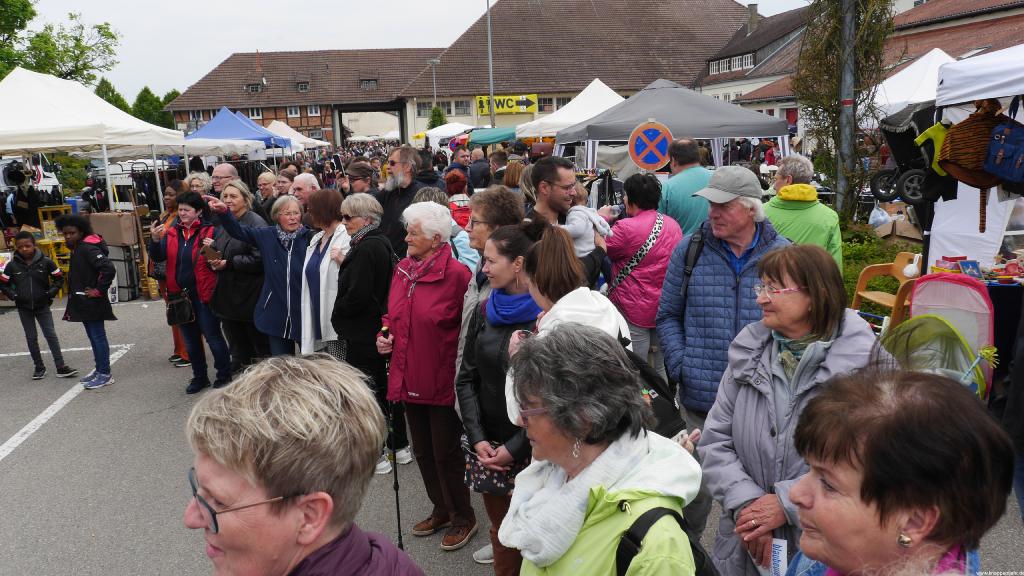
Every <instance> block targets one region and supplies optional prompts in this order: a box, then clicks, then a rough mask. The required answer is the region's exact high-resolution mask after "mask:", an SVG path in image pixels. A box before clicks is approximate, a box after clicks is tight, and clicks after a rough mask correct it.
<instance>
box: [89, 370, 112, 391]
mask: <svg viewBox="0 0 1024 576" xmlns="http://www.w3.org/2000/svg"><path fill="white" fill-rule="evenodd" d="M113 383H114V378H113V377H112V376H111V375H110V374H100V373H97V374H96V376H95V377H94V378H93V379H92V380H90V381H88V382H86V383H85V384H84V388H85V389H86V390H95V389H97V388H103V387H104V386H106V385H108V384H113Z"/></svg>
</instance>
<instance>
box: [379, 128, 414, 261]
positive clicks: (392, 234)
mask: <svg viewBox="0 0 1024 576" xmlns="http://www.w3.org/2000/svg"><path fill="white" fill-rule="evenodd" d="M419 163H420V159H419V154H417V153H416V149H415V148H413V147H412V146H400V147H398V148H395V149H394V150H392V151H391V155H390V156H388V179H387V180H385V181H384V185H383V186H382V188H383V189H382V190H381V191H379V192H378V193H377V194H376V195H375V197H376V198H377V201H378V202H380V205H381V206H382V207H384V215H383V216H382V217H381V219H380V228H381V230H383V231H384V235H385V236H387V238H388V240H390V241H391V247H392V249H394V251H395V254H397V255H398V257H399V258H405V250H406V245H405V226H404V225H403V224H402V212H403V211H404V210H405V209H406V208H408V207H409V204H412V199H413V197H414V196H416V191H417V190H419V189H420V188H423V184H421V183H419V182H417V181H416V177H415V175H416V172H418V171H419V168H420V167H419Z"/></svg>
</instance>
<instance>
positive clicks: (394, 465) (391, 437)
mask: <svg viewBox="0 0 1024 576" xmlns="http://www.w3.org/2000/svg"><path fill="white" fill-rule="evenodd" d="M388 332H389V330H388V327H387V326H384V327H383V328H381V329H380V333H381V335H382V336H384V339H385V340H387V338H388ZM390 373H391V354H385V355H384V374H386V375H390ZM384 385H385V386H387V380H386V379H385V381H384ZM384 401H385V402H387V405H388V411H387V414H386V415H385V416H387V419H388V444H391V471H392V473H393V477H394V479H395V481H394V489H395V521H396V522H397V523H398V549H399V550H405V546H404V545H403V544H402V505H401V503H400V502H399V499H398V451H397V450H396V449H395V418H394V414H395V410H394V402H388V401H387V398H385V400H384Z"/></svg>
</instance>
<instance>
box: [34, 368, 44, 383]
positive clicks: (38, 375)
mask: <svg viewBox="0 0 1024 576" xmlns="http://www.w3.org/2000/svg"><path fill="white" fill-rule="evenodd" d="M43 378H46V368H36V369H35V370H34V371H33V372H32V379H33V380H42V379H43Z"/></svg>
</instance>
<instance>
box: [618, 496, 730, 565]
mask: <svg viewBox="0 0 1024 576" xmlns="http://www.w3.org/2000/svg"><path fill="white" fill-rule="evenodd" d="M663 516H671V517H672V518H674V519H675V521H676V522H678V523H679V527H680V528H681V529H682V530H683V534H689V533H690V531H689V526H688V525H687V523H686V519H685V518H683V517H682V516H680V515H679V513H678V512H676V511H675V510H671V509H669V508H651V509H650V510H648V511H647V512H644V513H643V514H641V515H640V517H639V518H637V519H636V521H635V522H633V525H632V526H630V527H629V529H628V530H626V532H625V533H624V534H623V535H622V538H621V539H620V540H619V546H618V548H616V549H615V573H616V574H617V575H618V576H626V572H627V571H628V570H629V565H630V563H632V562H633V558H634V557H635V556H636V555H637V554H639V553H640V549H641V548H643V541H644V537H645V536H647V531H648V530H650V529H651V526H654V523H655V522H657V521H658V520H661V518H662V517H663ZM690 551H691V553H692V554H693V565H694V567H695V568H696V570H695V571H694V574H695V575H696V576H718V571H717V570H715V565H714V564H712V563H711V557H710V556H708V553H707V552H706V551H705V550H704V547H703V546H701V544H700V542H694V541H693V540H690Z"/></svg>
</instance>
